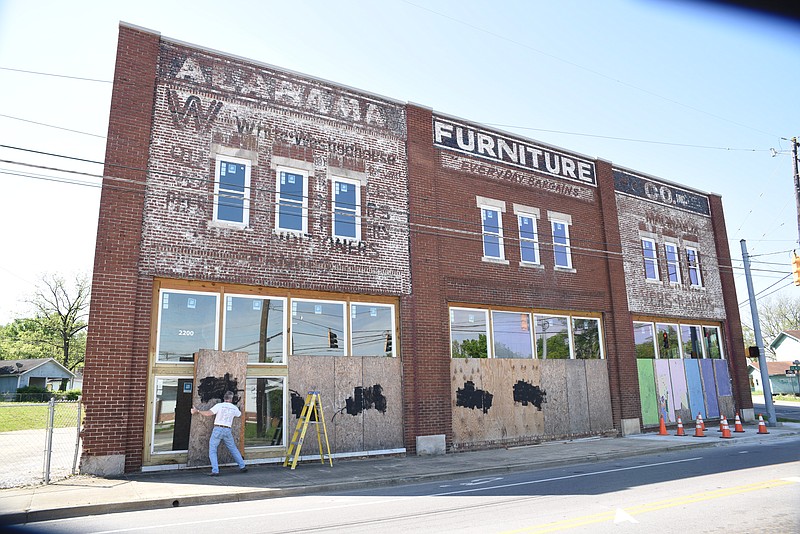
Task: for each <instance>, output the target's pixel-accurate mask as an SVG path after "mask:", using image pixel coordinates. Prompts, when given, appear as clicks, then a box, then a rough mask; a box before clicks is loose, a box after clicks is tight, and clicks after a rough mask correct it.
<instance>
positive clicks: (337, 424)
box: [309, 357, 364, 452]
mask: <svg viewBox="0 0 800 534" xmlns="http://www.w3.org/2000/svg"><path fill="white" fill-rule="evenodd" d="M361 362H362V359H361V358H351V357H339V358H336V359H334V362H333V375H334V381H333V384H334V395H333V399H332V403H333V411H332V412H331V415H330V417H331V424H330V425H329V426H328V430H329V431H330V430H331V429H333V434H334V436H335V439H333V440H332V442H331V448H332V450H335V451H336V452H352V451H363V450H364V380H363V378H362V365H361ZM309 450H311V449H309Z"/></svg>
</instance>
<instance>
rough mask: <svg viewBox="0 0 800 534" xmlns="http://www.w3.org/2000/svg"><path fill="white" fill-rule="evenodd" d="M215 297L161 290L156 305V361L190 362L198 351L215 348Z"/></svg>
mask: <svg viewBox="0 0 800 534" xmlns="http://www.w3.org/2000/svg"><path fill="white" fill-rule="evenodd" d="M217 307H218V306H217V295H210V294H207V293H206V294H204V293H178V292H172V291H163V292H162V293H161V306H159V329H158V336H159V339H158V354H157V360H158V361H160V362H191V361H194V353H195V352H197V351H198V350H200V349H212V350H216V349H217Z"/></svg>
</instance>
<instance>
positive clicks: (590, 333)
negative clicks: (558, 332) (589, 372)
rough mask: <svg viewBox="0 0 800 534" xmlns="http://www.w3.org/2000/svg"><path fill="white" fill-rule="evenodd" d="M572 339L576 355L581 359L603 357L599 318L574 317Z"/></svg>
mask: <svg viewBox="0 0 800 534" xmlns="http://www.w3.org/2000/svg"><path fill="white" fill-rule="evenodd" d="M572 339H573V340H574V342H575V357H576V358H578V359H579V360H599V359H600V358H601V357H602V352H601V343H602V342H601V340H600V320H599V319H577V318H576V319H572Z"/></svg>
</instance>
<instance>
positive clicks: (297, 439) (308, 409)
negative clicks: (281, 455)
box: [283, 391, 333, 469]
mask: <svg viewBox="0 0 800 534" xmlns="http://www.w3.org/2000/svg"><path fill="white" fill-rule="evenodd" d="M310 424H311V425H315V426H316V427H317V443H318V444H319V459H320V462H322V463H323V464H324V463H325V454H324V451H326V450H327V451H328V462H330V465H331V467H333V458H332V457H331V446H330V444H329V443H328V429H327V428H326V427H325V415H324V414H323V413H322V401H321V400H320V395H319V391H309V392H308V395H306V402H305V404H304V405H303V410H302V411H301V412H300V419H298V420H297V427H295V429H294V435H292V441H291V442H289V448H288V449H286V458H285V459H284V460H283V466H284V467H286V466H287V465H289V459H290V458H291V459H292V460H291V461H292V469H294V468H295V467H297V460H298V459H299V458H300V449H301V448H302V447H303V440H304V439H305V437H306V431H307V430H308V425H310ZM320 425H322V433H320V431H319V427H320ZM322 435H324V436H325V449H323V448H322Z"/></svg>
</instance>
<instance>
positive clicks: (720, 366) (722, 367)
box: [711, 360, 733, 397]
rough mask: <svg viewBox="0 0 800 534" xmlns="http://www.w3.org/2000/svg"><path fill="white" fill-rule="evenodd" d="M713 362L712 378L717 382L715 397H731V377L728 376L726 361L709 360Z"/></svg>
mask: <svg viewBox="0 0 800 534" xmlns="http://www.w3.org/2000/svg"><path fill="white" fill-rule="evenodd" d="M711 361H713V362H714V376H715V377H716V380H717V395H719V396H720V397H722V396H723V395H725V396H731V395H733V390H732V389H731V376H730V374H728V360H711Z"/></svg>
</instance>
